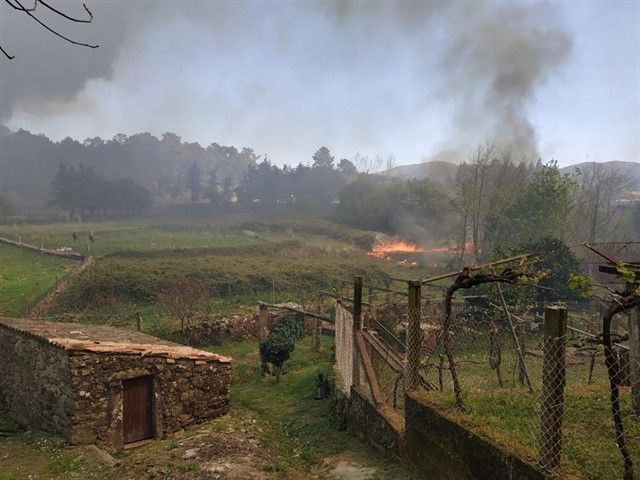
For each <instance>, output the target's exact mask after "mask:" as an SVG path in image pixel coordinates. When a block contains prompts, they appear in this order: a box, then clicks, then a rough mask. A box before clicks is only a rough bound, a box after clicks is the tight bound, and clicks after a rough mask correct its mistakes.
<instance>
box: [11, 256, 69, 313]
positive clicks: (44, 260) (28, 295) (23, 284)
mask: <svg viewBox="0 0 640 480" xmlns="http://www.w3.org/2000/svg"><path fill="white" fill-rule="evenodd" d="M77 264H78V262H76V261H73V260H67V259H62V258H57V257H51V256H47V255H41V254H39V253H36V252H30V251H27V250H22V249H18V248H15V247H11V246H8V245H3V244H0V315H4V316H20V315H24V314H26V313H27V311H28V310H29V309H30V308H31V307H33V306H34V305H35V304H36V303H38V301H39V300H40V299H41V298H42V297H44V296H45V295H46V293H47V292H48V291H49V290H50V289H51V288H53V286H54V285H55V284H56V282H57V281H58V280H60V279H61V278H62V277H64V276H65V275H66V274H67V273H69V272H70V271H71V270H72V269H73V268H74V267H75V266H77Z"/></svg>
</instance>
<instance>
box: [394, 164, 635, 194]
mask: <svg viewBox="0 0 640 480" xmlns="http://www.w3.org/2000/svg"><path fill="white" fill-rule="evenodd" d="M594 165H601V166H602V167H604V168H606V169H609V168H613V169H615V170H618V171H619V172H621V173H622V174H624V175H626V176H628V177H629V178H631V181H632V184H633V187H632V189H633V190H636V191H640V163H637V162H618V161H614V162H599V163H596V162H582V163H576V164H574V165H569V166H566V167H562V168H561V169H560V171H561V172H562V173H569V174H573V175H577V174H579V172H581V171H582V172H585V171H589V170H590V169H593V167H594ZM457 171H458V165H456V164H455V163H450V162H443V161H432V162H424V163H415V164H413V165H400V166H398V167H394V168H391V169H389V170H387V171H386V172H383V173H384V174H385V175H389V176H392V177H400V178H428V179H430V180H433V181H436V182H443V183H445V182H447V181H448V180H452V179H453V178H455V176H456V172H457Z"/></svg>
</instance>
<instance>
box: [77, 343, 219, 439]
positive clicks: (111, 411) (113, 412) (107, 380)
mask: <svg viewBox="0 0 640 480" xmlns="http://www.w3.org/2000/svg"><path fill="white" fill-rule="evenodd" d="M69 361H70V364H71V371H72V379H73V391H74V393H75V397H74V404H75V411H76V414H75V417H74V422H73V428H72V438H71V441H72V442H73V443H91V442H96V441H97V442H100V443H105V444H108V445H112V446H113V447H115V448H116V449H119V448H121V447H122V444H123V441H122V380H126V379H129V378H135V377H140V376H145V375H153V379H154V380H153V382H154V385H153V387H154V405H153V410H154V424H155V425H154V431H155V436H156V437H164V436H165V435H166V434H169V433H172V432H175V431H178V430H181V429H183V428H186V427H188V426H189V425H192V424H195V423H199V422H203V421H206V420H210V419H212V418H215V417H217V416H219V415H222V414H224V413H226V412H227V411H228V408H229V381H230V374H231V365H230V364H229V363H224V362H208V363H204V362H202V361H194V360H172V359H166V358H157V357H144V358H141V357H139V356H133V355H115V354H96V353H87V352H77V351H76V352H70V353H69Z"/></svg>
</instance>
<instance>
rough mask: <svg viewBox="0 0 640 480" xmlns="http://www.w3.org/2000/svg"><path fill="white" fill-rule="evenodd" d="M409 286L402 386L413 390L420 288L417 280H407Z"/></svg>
mask: <svg viewBox="0 0 640 480" xmlns="http://www.w3.org/2000/svg"><path fill="white" fill-rule="evenodd" d="M407 284H408V287H409V310H408V324H407V355H406V361H405V366H404V388H405V390H406V391H411V390H415V388H416V387H417V386H418V373H419V368H420V350H421V347H422V330H421V329H420V293H421V292H420V290H421V288H422V284H421V283H420V282H418V281H411V282H407Z"/></svg>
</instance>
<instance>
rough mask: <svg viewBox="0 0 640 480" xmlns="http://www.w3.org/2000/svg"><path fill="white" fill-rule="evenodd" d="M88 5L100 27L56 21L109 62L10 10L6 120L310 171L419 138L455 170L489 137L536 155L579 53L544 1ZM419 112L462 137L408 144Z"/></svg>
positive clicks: (4, 68) (1, 103)
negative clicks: (250, 156)
mask: <svg viewBox="0 0 640 480" xmlns="http://www.w3.org/2000/svg"><path fill="white" fill-rule="evenodd" d="M61 5H64V7H65V8H67V9H69V11H70V13H78V14H80V13H81V12H82V9H81V4H80V2H77V3H70V2H64V3H61ZM88 5H89V7H90V8H91V9H92V10H93V12H94V17H95V21H94V23H93V24H89V25H84V24H70V23H68V22H63V21H59V19H58V20H56V19H55V18H51V17H50V16H49V17H46V16H45V17H43V18H49V19H50V20H51V21H52V22H54V25H55V26H56V27H57V28H59V29H60V30H61V31H63V32H64V33H66V34H68V35H69V36H71V37H73V38H78V39H80V40H86V41H89V42H91V43H92V42H95V43H99V44H100V48H98V49H96V50H88V49H84V48H81V47H76V46H72V45H68V44H64V43H63V42H62V41H61V40H59V39H56V38H53V37H51V36H50V34H48V33H47V32H45V31H43V30H42V28H41V27H39V26H38V25H37V24H35V22H33V21H31V20H30V19H28V18H26V17H25V16H24V15H20V14H19V13H16V12H14V11H12V10H11V9H10V7H7V6H6V5H5V4H4V2H2V3H0V27H1V28H0V45H2V46H3V47H4V48H6V49H8V50H9V51H11V52H12V53H14V54H15V55H16V59H15V60H13V61H11V62H9V61H5V60H2V61H0V93H1V94H0V118H1V120H2V121H3V122H7V121H9V123H10V124H12V125H13V126H14V127H16V126H23V125H17V123H21V122H24V123H25V124H26V125H24V126H26V127H29V126H31V125H33V128H42V129H44V130H45V132H46V133H50V132H51V134H53V136H54V137H55V136H58V137H61V136H64V135H67V134H68V135H71V136H81V135H85V136H93V135H97V134H100V135H103V136H106V135H109V134H111V135H113V134H114V133H116V132H119V131H122V132H125V133H133V132H137V131H151V132H152V133H157V134H158V133H162V132H164V131H167V130H174V131H176V132H177V133H178V134H181V135H185V136H189V137H190V138H191V139H195V140H199V141H201V142H203V143H207V142H209V141H220V142H223V143H237V144H239V145H251V146H255V147H257V148H258V151H261V152H263V153H269V154H270V156H271V157H272V158H275V159H276V160H287V161H295V162H297V161H299V160H300V158H301V155H302V152H304V155H305V156H308V155H309V152H310V151H313V149H314V148H317V147H318V146H320V145H322V144H323V143H327V144H329V145H331V146H334V147H335V148H336V149H342V150H343V151H344V150H347V151H348V150H349V149H353V148H354V145H359V146H357V147H355V148H356V149H357V150H360V149H362V150H367V149H368V150H369V153H393V152H394V150H395V148H397V142H404V143H413V144H419V143H420V142H419V141H417V138H419V137H423V138H428V143H426V144H424V146H420V147H419V148H422V149H423V153H424V155H432V156H434V157H438V158H440V159H444V158H447V159H448V160H461V159H464V158H465V157H466V153H467V152H468V151H470V150H471V149H472V147H473V146H474V145H476V144H478V143H481V142H484V141H486V140H493V141H494V142H495V143H496V144H497V146H499V147H503V148H505V149H509V150H511V151H512V153H513V154H514V155H516V156H523V155H524V156H527V157H529V158H535V157H536V156H537V148H536V135H535V128H534V126H533V125H532V123H531V121H530V120H529V117H528V114H527V108H528V106H529V104H530V102H531V101H532V100H533V99H534V98H535V95H536V92H537V91H538V88H539V87H540V86H541V85H543V84H544V83H545V81H546V80H547V79H548V78H549V77H550V76H551V75H552V74H553V73H554V71H556V70H557V68H558V67H559V66H561V65H562V63H563V62H564V61H565V60H566V58H567V57H568V55H569V53H570V47H571V41H570V38H569V35H568V34H567V33H566V31H565V30H564V29H563V27H562V25H561V23H560V19H559V18H558V14H557V11H556V10H555V9H554V7H553V6H550V5H547V4H540V3H529V2H526V3H524V2H522V3H501V2H500V3H496V2H464V3H445V2H415V3H412V2H384V3H383V2H346V1H336V2H334V3H329V2H320V3H302V2H300V3H287V4H270V3H269V4H267V3H264V2H242V3H240V2H215V3H213V2H212V3H204V2H171V3H168V2H163V3H159V2H158V3H156V2H142V1H139V2H124V1H122V2H119V1H109V2H98V1H89V2H88ZM398 78H402V79H405V80H406V81H411V82H412V83H411V85H412V88H414V87H413V86H414V85H415V84H416V83H418V84H419V85H420V84H423V85H424V88H423V90H422V91H419V89H418V91H417V93H415V94H414V92H413V91H412V92H410V93H407V92H405V91H403V90H402V87H401V86H398V85H397V84H396V80H397V79H398ZM407 79H408V80H407ZM416 110H418V111H420V110H422V111H425V112H428V111H430V112H433V111H438V112H442V115H441V116H442V121H443V122H450V123H451V126H450V128H446V129H445V130H446V131H447V132H448V133H446V134H444V136H442V135H440V136H439V138H433V136H431V137H430V135H431V132H424V133H423V134H421V132H419V131H412V132H411V135H409V134H405V132H406V131H408V130H411V128H412V123H413V122H412V115H415V113H414V112H415V111H416ZM438 115H440V113H438ZM12 119H13V122H12V123H11V120H12ZM16 119H18V120H16ZM63 126H64V128H66V129H67V130H70V131H68V132H66V133H63V132H62V131H61V130H62V128H63ZM394 142H395V143H394ZM429 144H431V147H429ZM357 150H354V151H353V152H352V154H353V153H355V151H357ZM345 153H346V152H345ZM403 160H404V159H403Z"/></svg>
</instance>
